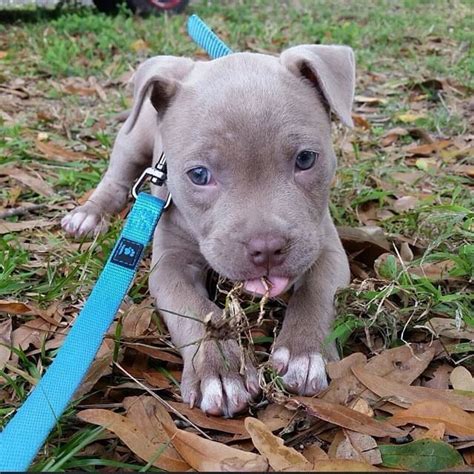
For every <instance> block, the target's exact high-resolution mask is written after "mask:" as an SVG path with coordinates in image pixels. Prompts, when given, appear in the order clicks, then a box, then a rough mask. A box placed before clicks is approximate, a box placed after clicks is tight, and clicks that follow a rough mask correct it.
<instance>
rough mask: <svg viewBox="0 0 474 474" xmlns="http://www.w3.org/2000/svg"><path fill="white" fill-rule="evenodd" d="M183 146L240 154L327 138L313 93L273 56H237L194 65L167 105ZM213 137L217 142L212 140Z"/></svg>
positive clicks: (327, 127)
mask: <svg viewBox="0 0 474 474" xmlns="http://www.w3.org/2000/svg"><path fill="white" fill-rule="evenodd" d="M172 115H173V120H172V122H173V123H174V124H176V123H178V122H179V123H180V125H181V127H180V128H181V129H185V130H186V133H185V134H184V135H182V136H181V140H182V143H183V141H184V142H188V143H189V146H193V147H194V146H199V145H205V144H206V143H216V142H218V143H219V145H220V146H221V147H225V146H232V147H233V148H235V146H237V145H238V146H239V147H240V148H242V151H243V152H248V150H252V149H256V148H259V149H261V148H262V147H267V148H268V147H270V148H271V147H272V146H273V147H281V146H282V143H280V142H283V144H285V145H287V146H293V144H292V142H295V146H296V145H297V142H299V141H304V140H306V141H309V140H311V139H316V138H318V137H319V138H321V139H322V140H325V139H327V138H328V137H329V134H330V121H329V117H328V114H327V112H326V111H325V109H324V106H323V104H322V102H321V101H320V99H319V98H318V93H317V91H316V90H315V89H314V88H313V87H312V86H310V85H309V84H308V83H305V81H304V80H302V79H300V78H298V77H296V76H294V75H293V74H292V73H291V72H290V71H288V70H287V69H286V68H285V67H284V66H282V65H281V64H280V62H279V60H278V58H276V57H271V56H267V55H260V54H251V53H237V54H233V55H230V56H227V57H225V58H221V59H218V60H215V61H209V62H201V63H197V64H196V67H195V68H194V70H193V72H192V74H190V76H189V78H188V79H187V80H186V82H185V83H184V84H183V86H182V89H181V91H180V93H179V97H178V98H177V100H176V103H175V106H174V107H173V112H172ZM217 138H218V139H217Z"/></svg>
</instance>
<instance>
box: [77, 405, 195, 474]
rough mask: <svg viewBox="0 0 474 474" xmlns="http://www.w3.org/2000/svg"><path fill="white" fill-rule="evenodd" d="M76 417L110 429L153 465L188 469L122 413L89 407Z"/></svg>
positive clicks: (161, 444)
mask: <svg viewBox="0 0 474 474" xmlns="http://www.w3.org/2000/svg"><path fill="white" fill-rule="evenodd" d="M77 417H78V418H79V419H80V420H82V421H85V422H87V423H92V424H94V425H99V426H103V427H104V428H105V429H107V430H109V431H112V433H114V434H116V435H117V436H118V437H119V438H120V439H121V440H122V442H123V443H124V444H126V445H127V446H128V447H129V448H130V450H131V451H132V452H133V453H134V454H136V455H137V456H138V457H140V458H141V459H143V460H144V461H146V462H151V463H152V464H153V466H155V467H158V468H160V469H166V470H169V471H184V470H186V469H189V466H188V464H187V463H186V462H183V461H180V460H176V459H175V458H173V457H170V456H168V455H167V454H166V453H165V452H164V450H165V449H166V447H167V444H165V443H154V442H152V441H151V440H150V439H148V438H147V437H146V434H145V433H143V432H142V431H141V430H140V429H139V428H138V427H137V425H136V424H135V423H134V422H133V421H132V420H130V419H128V418H126V417H124V416H122V415H118V414H117V413H114V412H113V411H110V410H102V409H90V410H82V411H80V412H79V413H77Z"/></svg>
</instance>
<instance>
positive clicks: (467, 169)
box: [453, 165, 474, 178]
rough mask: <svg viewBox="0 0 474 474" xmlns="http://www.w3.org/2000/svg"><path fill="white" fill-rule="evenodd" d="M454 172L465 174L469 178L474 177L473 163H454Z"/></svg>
mask: <svg viewBox="0 0 474 474" xmlns="http://www.w3.org/2000/svg"><path fill="white" fill-rule="evenodd" d="M453 171H454V172H455V173H456V174H465V175H466V176H469V177H470V178H474V165H456V166H454V167H453Z"/></svg>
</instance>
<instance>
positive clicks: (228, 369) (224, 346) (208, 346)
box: [181, 341, 260, 416]
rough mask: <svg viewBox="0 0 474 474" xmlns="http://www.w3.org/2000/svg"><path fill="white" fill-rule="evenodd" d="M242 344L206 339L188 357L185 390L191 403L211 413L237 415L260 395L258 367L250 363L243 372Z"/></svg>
mask: <svg viewBox="0 0 474 474" xmlns="http://www.w3.org/2000/svg"><path fill="white" fill-rule="evenodd" d="M240 355H241V353H240V348H239V346H238V345H237V343H236V342H235V341H206V342H203V343H202V344H201V346H200V348H199V349H198V351H197V353H196V352H195V353H194V354H193V353H191V354H190V355H189V356H188V357H185V358H184V359H185V362H184V371H183V378H182V382H181V394H182V397H183V400H184V401H185V402H186V403H189V404H190V405H191V407H193V406H195V405H198V406H200V408H201V410H202V411H203V412H205V413H208V414H210V415H224V416H233V415H235V414H236V413H239V412H241V411H242V410H245V408H247V406H248V404H249V402H250V401H251V400H252V399H253V398H254V397H256V396H257V395H258V393H259V392H260V387H259V384H258V377H257V371H256V370H255V368H254V367H253V365H252V364H250V363H246V365H245V369H244V374H243V375H241V374H240V373H239V368H240V361H241V358H240Z"/></svg>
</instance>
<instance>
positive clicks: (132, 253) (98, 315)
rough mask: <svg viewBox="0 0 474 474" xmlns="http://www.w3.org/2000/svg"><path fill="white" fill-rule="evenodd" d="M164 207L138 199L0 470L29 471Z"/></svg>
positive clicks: (0, 440)
mask: <svg viewBox="0 0 474 474" xmlns="http://www.w3.org/2000/svg"><path fill="white" fill-rule="evenodd" d="M188 31H189V35H190V36H191V37H192V38H193V40H194V41H196V43H197V44H198V45H199V46H201V47H202V48H203V49H205V50H206V51H207V52H208V54H209V55H210V56H211V58H213V59H214V58H217V57H220V56H225V55H227V54H230V53H231V52H232V51H231V50H230V49H229V48H228V47H227V46H226V45H225V44H224V43H223V42H222V41H221V40H220V39H219V38H218V37H217V36H216V35H215V34H214V33H213V32H212V31H211V30H210V29H209V27H208V26H207V25H206V24H205V23H204V22H203V21H202V20H201V19H200V18H199V17H198V16H196V15H193V16H191V17H190V19H189V21H188ZM147 171H148V175H147V174H146V173H147ZM146 175H147V176H148V177H150V176H151V177H152V181H153V176H154V174H153V169H151V173H150V169H148V170H146V171H145V173H144V174H143V175H142V178H143V177H144V176H146ZM142 178H140V180H139V182H140V183H141V180H142ZM135 189H136V186H135V187H134V191H135ZM165 204H166V203H165V201H163V200H161V199H158V198H157V197H154V196H151V195H149V194H145V193H139V194H138V195H137V199H136V202H135V204H134V206H133V207H132V210H131V211H130V214H129V216H128V218H127V221H126V223H125V226H124V228H123V230H122V233H121V234H120V237H119V239H118V241H117V243H116V244H115V247H114V249H113V251H112V253H111V255H110V257H109V259H108V261H107V263H106V265H105V267H104V269H103V270H102V273H101V274H100V276H99V279H98V280H97V283H96V284H95V286H94V288H93V290H92V292H91V294H90V296H89V298H88V300H87V301H86V303H85V305H84V307H83V309H82V311H81V312H80V313H79V315H78V316H77V318H76V320H75V322H74V326H73V327H72V329H71V330H70V331H69V333H68V335H67V337H66V339H65V341H64V343H63V345H62V347H61V349H60V350H59V351H58V354H57V355H56V357H55V359H54V361H53V363H52V364H51V365H50V366H49V368H48V370H47V371H46V373H45V374H44V375H43V377H42V378H41V380H40V381H39V383H38V385H36V387H35V388H34V389H33V390H32V392H31V393H30V395H29V396H28V398H27V399H26V401H25V402H24V403H23V405H22V406H21V407H20V409H19V410H18V411H17V413H16V414H15V415H14V416H13V418H12V419H11V420H10V421H9V423H8V424H7V425H6V427H5V428H4V429H3V431H2V432H1V433H0V471H26V470H27V469H28V467H29V466H30V464H31V462H32V461H33V459H34V457H35V456H36V454H37V453H38V451H39V450H40V449H41V446H42V445H43V444H44V442H45V441H46V438H47V437H48V435H49V433H50V432H51V430H52V429H53V428H54V426H55V424H56V423H58V422H59V419H60V417H61V415H62V414H63V413H64V411H65V409H66V408H67V406H68V404H69V401H70V400H71V399H72V397H73V395H74V393H75V392H76V390H77V389H78V387H79V385H80V384H81V382H82V380H83V378H84V377H85V375H86V373H87V371H88V369H89V367H90V365H91V364H92V362H93V360H94V358H95V355H96V353H97V351H98V350H99V347H100V345H101V343H102V340H103V338H104V335H105V334H106V332H107V330H108V329H109V327H110V325H111V324H112V321H113V320H114V317H115V315H116V314H117V312H118V310H119V308H120V304H121V303H122V301H123V298H124V297H125V295H126V294H127V292H128V290H129V288H130V286H131V284H132V281H133V278H134V276H135V273H136V271H137V268H138V264H139V263H140V261H141V259H142V257H143V253H144V249H145V247H146V245H147V244H148V243H149V241H150V240H151V239H152V237H153V233H154V230H155V227H156V225H157V224H158V220H159V219H160V217H161V214H162V212H163V209H164V207H165Z"/></svg>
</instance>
